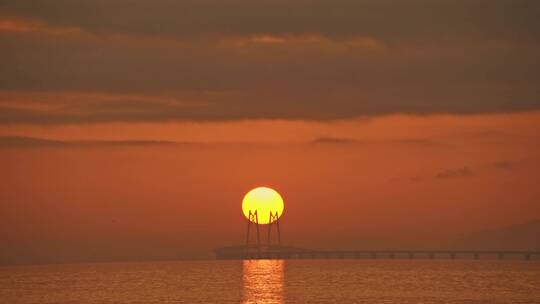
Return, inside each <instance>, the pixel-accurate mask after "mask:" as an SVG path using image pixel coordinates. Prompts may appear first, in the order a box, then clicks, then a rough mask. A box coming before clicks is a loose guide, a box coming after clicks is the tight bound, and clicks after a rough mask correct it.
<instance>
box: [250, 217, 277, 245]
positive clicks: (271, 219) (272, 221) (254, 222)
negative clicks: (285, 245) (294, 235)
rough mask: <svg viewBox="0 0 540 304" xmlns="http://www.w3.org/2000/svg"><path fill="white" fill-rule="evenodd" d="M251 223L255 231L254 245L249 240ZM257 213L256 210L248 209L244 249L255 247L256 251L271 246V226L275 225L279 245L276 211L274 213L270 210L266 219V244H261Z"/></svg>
mask: <svg viewBox="0 0 540 304" xmlns="http://www.w3.org/2000/svg"><path fill="white" fill-rule="evenodd" d="M251 225H255V232H256V233H257V235H256V237H257V243H256V244H255V245H251V244H250V242H249V239H250V231H251V229H250V228H251ZM259 226H260V224H259V215H258V214H257V210H255V211H252V210H249V215H248V221H247V233H246V247H245V248H246V249H250V248H251V249H252V248H254V246H255V248H256V249H257V250H258V251H261V249H264V248H265V247H271V246H272V227H273V226H275V227H276V230H277V246H281V231H280V230H279V215H278V212H277V211H276V212H275V213H272V211H270V217H269V220H268V239H267V243H266V244H261V234H260V230H259Z"/></svg>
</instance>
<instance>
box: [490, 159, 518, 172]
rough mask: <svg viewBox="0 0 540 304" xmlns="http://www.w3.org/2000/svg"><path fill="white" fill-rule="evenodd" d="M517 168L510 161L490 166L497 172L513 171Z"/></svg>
mask: <svg viewBox="0 0 540 304" xmlns="http://www.w3.org/2000/svg"><path fill="white" fill-rule="evenodd" d="M515 166H516V163H515V162H512V161H509V160H501V161H497V162H494V163H491V164H490V167H491V168H493V169H497V170H512V169H514V168H515Z"/></svg>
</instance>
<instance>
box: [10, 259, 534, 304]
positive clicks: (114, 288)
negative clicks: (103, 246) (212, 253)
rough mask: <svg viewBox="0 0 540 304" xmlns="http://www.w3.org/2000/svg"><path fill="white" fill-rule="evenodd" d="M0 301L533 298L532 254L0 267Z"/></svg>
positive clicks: (104, 303) (477, 300)
mask: <svg viewBox="0 0 540 304" xmlns="http://www.w3.org/2000/svg"><path fill="white" fill-rule="evenodd" d="M0 303H2V304H15V303H22V304H53V303H62V304H64V303H66V304H67V303H74V304H75V303H77V304H79V303H83V304H84V303H96V304H97V303H99V304H108V303H110V304H113V303H114V304H119V303H141V304H143V303H144V304H153V303H160V304H164V303H261V304H266V303H276V304H277V303H370V304H374V303H375V304H376V303H387V304H390V303H391V304H394V303H399V304H403V303H405V304H406V303H424V304H426V303H434V304H435V303H436V304H444V303H486V304H487V303H489V304H491V303H540V261H539V260H531V261H525V260H459V259H457V260H442V259H441V260H405V259H403V260H385V259H377V260H367V259H366V260H245V261H223V260H215V261H214V260H209V261H174V262H141V263H96V264H63V265H38V266H6V267H1V268H0Z"/></svg>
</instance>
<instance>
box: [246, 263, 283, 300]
mask: <svg viewBox="0 0 540 304" xmlns="http://www.w3.org/2000/svg"><path fill="white" fill-rule="evenodd" d="M283 266H284V263H283V260H244V267H243V282H244V300H243V302H242V303H244V304H248V303H259V304H278V303H283Z"/></svg>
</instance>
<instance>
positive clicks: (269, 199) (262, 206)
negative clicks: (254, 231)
mask: <svg viewBox="0 0 540 304" xmlns="http://www.w3.org/2000/svg"><path fill="white" fill-rule="evenodd" d="M283 207H284V205H283V198H281V195H279V193H278V192H277V191H276V190H274V189H272V188H268V187H258V188H255V189H252V190H251V191H249V192H248V193H247V194H246V196H244V200H243V201H242V211H243V212H244V215H245V217H246V218H248V219H249V211H252V212H255V211H257V215H258V218H259V224H269V223H271V222H270V212H272V214H274V213H276V212H277V214H278V218H279V217H280V216H281V215H282V214H283ZM272 222H273V220H272Z"/></svg>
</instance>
